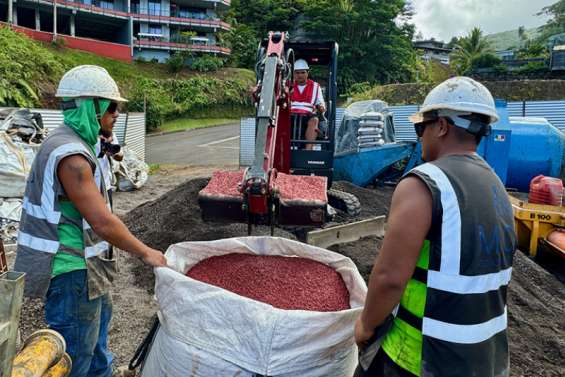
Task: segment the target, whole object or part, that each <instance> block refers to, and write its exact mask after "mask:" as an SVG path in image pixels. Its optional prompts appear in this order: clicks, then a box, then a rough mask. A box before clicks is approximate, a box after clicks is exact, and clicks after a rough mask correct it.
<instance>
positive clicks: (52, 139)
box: [14, 125, 116, 299]
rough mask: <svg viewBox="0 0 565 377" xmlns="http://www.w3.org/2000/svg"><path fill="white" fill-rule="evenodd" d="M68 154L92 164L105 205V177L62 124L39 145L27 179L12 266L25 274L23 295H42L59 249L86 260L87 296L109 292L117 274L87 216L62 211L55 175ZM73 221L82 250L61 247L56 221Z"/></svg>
mask: <svg viewBox="0 0 565 377" xmlns="http://www.w3.org/2000/svg"><path fill="white" fill-rule="evenodd" d="M71 155H81V156H84V157H85V158H86V159H87V160H88V162H89V163H90V165H91V167H92V171H93V174H94V177H95V180H96V184H97V185H98V187H100V194H101V195H102V196H104V198H105V201H106V204H107V205H108V197H107V192H106V188H105V187H104V186H105V185H104V179H103V177H102V174H101V172H100V168H99V167H98V163H97V160H96V157H95V156H94V155H93V152H92V150H91V149H90V147H89V146H88V144H86V142H84V141H83V140H82V139H81V138H80V137H79V136H78V135H77V134H76V133H75V132H74V131H73V130H72V129H71V128H70V127H67V126H65V125H61V126H60V127H58V128H57V129H55V130H54V131H53V132H52V133H51V135H49V137H48V138H47V139H46V140H45V141H44V142H43V144H42V145H41V147H40V149H39V151H38V153H37V155H36V156H35V159H34V161H33V165H32V168H31V172H30V175H29V177H28V180H27V184H26V189H25V194H24V199H23V205H22V217H21V221H20V229H19V233H18V248H17V256H16V263H15V266H14V269H15V270H16V271H22V272H25V273H26V284H25V294H26V295H27V296H30V297H45V294H46V293H47V289H48V288H49V284H50V281H51V273H52V269H53V267H52V266H53V257H54V256H55V254H56V253H57V251H64V252H66V253H69V254H72V255H76V256H80V257H84V258H85V259H86V267H87V279H88V294H89V298H90V299H94V298H97V297H100V296H102V295H104V294H106V293H108V291H109V289H110V286H111V283H112V280H113V277H114V275H115V272H116V262H115V260H108V259H106V257H107V255H106V254H107V251H108V248H109V244H108V243H107V242H106V241H104V240H102V239H101V238H100V237H99V236H98V235H96V233H94V231H93V230H92V228H91V227H90V225H89V224H88V222H87V221H86V220H85V219H82V222H78V223H77V221H76V220H73V219H69V218H66V217H65V216H63V215H62V214H61V210H60V200H61V199H62V198H66V193H65V190H64V188H63V186H62V185H61V182H60V181H59V178H58V176H57V167H58V165H59V162H61V160H62V159H63V158H65V157H69V156H71ZM64 223H67V224H74V225H76V226H78V227H79V228H81V229H82V230H83V238H84V250H80V249H73V248H69V247H66V246H64V245H61V244H60V243H59V237H58V230H57V228H58V226H59V224H64Z"/></svg>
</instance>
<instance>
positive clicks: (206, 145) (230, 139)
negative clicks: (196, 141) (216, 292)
mask: <svg viewBox="0 0 565 377" xmlns="http://www.w3.org/2000/svg"><path fill="white" fill-rule="evenodd" d="M236 139H239V135H237V136H232V137H227V138H225V139H221V140H216V141H211V142H209V143H206V144H201V145H199V147H210V146H212V145H216V144H221V143H225V142H226V141H232V140H236Z"/></svg>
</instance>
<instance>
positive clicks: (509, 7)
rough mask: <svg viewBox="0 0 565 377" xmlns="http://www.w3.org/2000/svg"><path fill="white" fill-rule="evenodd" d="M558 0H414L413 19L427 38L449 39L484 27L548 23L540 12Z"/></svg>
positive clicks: (511, 27) (488, 29) (494, 29)
mask: <svg viewBox="0 0 565 377" xmlns="http://www.w3.org/2000/svg"><path fill="white" fill-rule="evenodd" d="M556 1H557V0H413V1H412V4H413V6H414V10H415V12H416V14H415V15H414V17H413V22H414V24H415V25H416V29H417V30H418V31H420V32H422V34H423V35H424V37H425V38H431V37H434V38H436V39H442V40H445V41H449V40H450V39H451V38H452V37H454V36H462V35H466V34H467V33H469V31H470V30H471V29H472V28H473V27H475V26H478V27H480V28H481V29H482V30H483V32H485V33H486V34H490V33H496V32H500V31H506V30H514V29H517V28H518V27H520V26H525V27H526V28H532V27H536V26H540V25H542V24H544V23H545V21H546V18H545V17H542V16H537V15H536V13H538V12H539V11H540V10H541V9H542V8H543V7H545V6H547V5H550V4H553V3H555V2H556Z"/></svg>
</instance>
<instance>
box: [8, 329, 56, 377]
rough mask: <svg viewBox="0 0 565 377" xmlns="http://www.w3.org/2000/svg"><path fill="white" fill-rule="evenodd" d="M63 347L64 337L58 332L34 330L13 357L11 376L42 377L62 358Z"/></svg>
mask: <svg viewBox="0 0 565 377" xmlns="http://www.w3.org/2000/svg"><path fill="white" fill-rule="evenodd" d="M65 348H66V344H65V339H63V337H62V336H61V335H60V334H59V333H58V332H56V331H53V330H39V331H36V332H34V333H33V334H31V335H30V336H29V338H27V339H26V341H25V343H24V347H23V349H22V350H21V351H20V352H19V353H18V355H17V356H16V358H15V359H14V365H13V369H12V377H43V375H44V374H45V372H47V371H48V370H49V368H51V367H53V366H55V365H56V364H57V363H58V362H59V361H60V360H61V359H62V358H63V355H64V354H65Z"/></svg>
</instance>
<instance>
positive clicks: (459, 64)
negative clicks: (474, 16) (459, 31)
mask: <svg viewBox="0 0 565 377" xmlns="http://www.w3.org/2000/svg"><path fill="white" fill-rule="evenodd" d="M490 50H491V47H490V43H489V41H488V40H487V39H486V37H485V36H484V35H483V32H482V31H481V29H479V28H478V27H475V28H473V30H471V32H470V33H469V35H467V36H466V37H462V38H461V39H459V42H458V43H457V45H456V46H455V52H454V53H452V54H451V62H452V63H453V65H454V67H455V71H456V72H457V73H458V74H463V73H465V72H466V71H468V70H469V69H470V68H471V61H472V60H473V58H475V57H477V56H479V55H482V54H484V53H487V52H489V51H490Z"/></svg>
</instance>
